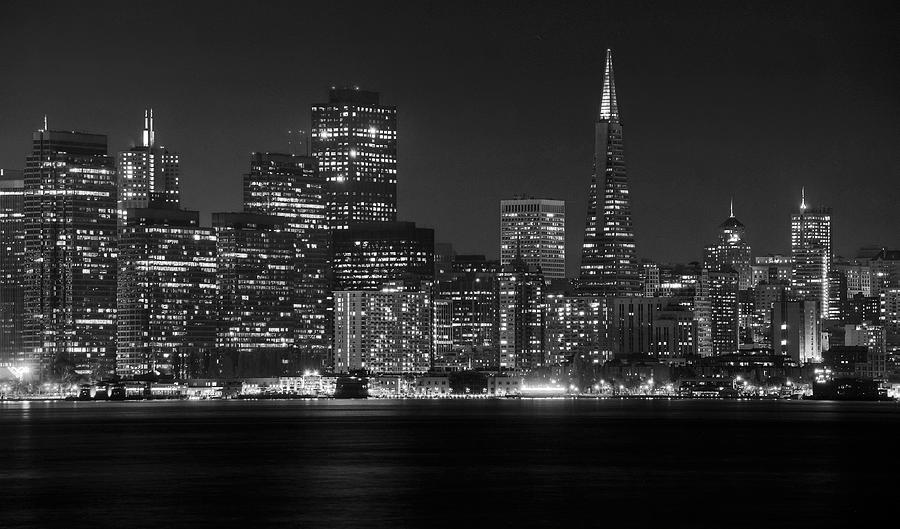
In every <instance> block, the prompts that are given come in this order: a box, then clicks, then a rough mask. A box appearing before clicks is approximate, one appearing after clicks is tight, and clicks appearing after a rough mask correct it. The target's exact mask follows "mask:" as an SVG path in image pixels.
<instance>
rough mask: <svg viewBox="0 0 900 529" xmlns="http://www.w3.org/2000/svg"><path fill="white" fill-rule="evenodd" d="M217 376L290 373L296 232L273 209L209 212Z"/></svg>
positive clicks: (294, 367)
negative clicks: (213, 258)
mask: <svg viewBox="0 0 900 529" xmlns="http://www.w3.org/2000/svg"><path fill="white" fill-rule="evenodd" d="M213 228H214V229H215V235H216V251H217V268H218V272H217V278H216V279H217V289H218V293H219V324H218V328H217V332H216V348H217V357H216V360H217V361H218V362H220V364H221V365H219V366H218V369H219V370H220V372H221V373H222V376H243V377H265V376H293V375H296V374H297V373H302V372H303V362H302V360H303V359H302V357H301V355H300V354H299V351H298V350H297V348H296V345H295V344H296V337H297V327H298V324H299V319H298V317H297V315H296V312H295V307H296V305H297V289H296V287H295V285H296V283H297V278H296V275H297V265H296V256H297V236H296V234H295V233H293V232H292V231H290V229H289V226H288V220H287V219H286V218H285V217H279V216H275V215H257V214H251V213H214V214H213Z"/></svg>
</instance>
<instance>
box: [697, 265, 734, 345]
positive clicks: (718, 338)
mask: <svg viewBox="0 0 900 529" xmlns="http://www.w3.org/2000/svg"><path fill="white" fill-rule="evenodd" d="M704 280H707V281H709V305H710V328H711V336H710V338H711V343H712V354H713V355H714V356H719V355H725V354H732V353H736V352H737V350H738V343H740V340H739V336H740V335H739V330H740V312H741V311H740V304H739V297H738V293H739V290H738V284H739V281H740V280H739V275H738V274H737V273H736V272H713V271H710V272H708V273H707V274H705V275H704Z"/></svg>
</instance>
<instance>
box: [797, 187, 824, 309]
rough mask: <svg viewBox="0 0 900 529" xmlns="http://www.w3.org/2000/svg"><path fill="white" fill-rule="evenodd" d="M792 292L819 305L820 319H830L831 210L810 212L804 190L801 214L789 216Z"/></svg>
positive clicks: (815, 209)
mask: <svg viewBox="0 0 900 529" xmlns="http://www.w3.org/2000/svg"><path fill="white" fill-rule="evenodd" d="M791 257H792V258H793V268H792V269H791V290H792V291H793V293H794V295H796V296H797V297H798V298H799V299H802V300H809V301H816V302H818V303H819V315H820V316H821V318H822V319H826V318H828V317H829V314H830V310H829V306H830V296H829V280H828V278H829V275H830V272H831V260H832V254H831V209H829V208H814V209H811V208H809V207H808V206H807V204H806V190H805V189H804V190H803V193H802V197H801V200H800V210H799V211H798V212H797V213H794V214H792V215H791Z"/></svg>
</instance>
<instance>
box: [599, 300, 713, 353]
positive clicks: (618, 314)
mask: <svg viewBox="0 0 900 529" xmlns="http://www.w3.org/2000/svg"><path fill="white" fill-rule="evenodd" d="M610 303H611V313H612V316H611V326H612V330H611V333H610V336H611V339H612V343H613V352H614V355H615V356H616V357H617V358H627V357H635V356H637V357H641V356H647V357H651V358H653V359H657V360H661V361H666V360H673V359H680V358H687V357H691V356H694V355H696V353H697V324H696V323H695V322H694V316H693V314H692V313H691V312H690V311H686V310H684V309H683V308H682V307H680V306H679V305H678V304H677V302H676V301H675V300H673V299H670V298H660V297H655V298H648V297H620V298H613V299H612V300H611V301H610Z"/></svg>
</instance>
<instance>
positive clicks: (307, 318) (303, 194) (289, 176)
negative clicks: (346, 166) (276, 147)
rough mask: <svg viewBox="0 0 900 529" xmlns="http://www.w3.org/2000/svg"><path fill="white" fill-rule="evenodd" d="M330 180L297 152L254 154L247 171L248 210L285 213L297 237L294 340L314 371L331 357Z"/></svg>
mask: <svg viewBox="0 0 900 529" xmlns="http://www.w3.org/2000/svg"><path fill="white" fill-rule="evenodd" d="M325 184H326V182H325V180H324V178H322V176H321V175H320V174H319V171H318V168H317V164H316V160H315V158H312V157H309V156H297V155H292V154H279V153H269V152H266V153H263V152H256V153H253V154H251V155H250V171H249V172H248V173H247V174H245V175H244V211H245V212H247V213H254V214H261V215H275V216H278V217H283V218H284V219H285V220H286V226H285V230H286V231H288V232H290V233H294V234H295V235H296V237H297V246H296V247H297V255H296V265H297V267H298V273H297V275H296V276H295V277H296V280H297V283H296V284H295V288H296V290H297V298H296V302H297V304H296V306H295V313H296V315H297V318H298V322H297V337H296V343H295V345H296V347H297V349H298V351H299V352H300V354H301V355H302V357H303V363H304V364H305V366H306V367H307V368H308V369H312V370H317V369H322V368H324V367H325V365H326V363H327V356H328V355H327V343H328V342H327V340H328V335H329V332H328V331H329V330H328V329H327V311H328V298H329V295H330V289H329V283H328V281H329V280H328V277H327V266H328V233H329V232H328V226H327V222H326V218H325V200H326V199H325V195H326V185H325Z"/></svg>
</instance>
